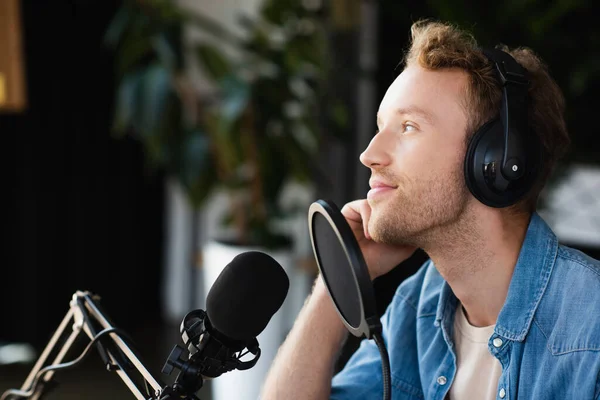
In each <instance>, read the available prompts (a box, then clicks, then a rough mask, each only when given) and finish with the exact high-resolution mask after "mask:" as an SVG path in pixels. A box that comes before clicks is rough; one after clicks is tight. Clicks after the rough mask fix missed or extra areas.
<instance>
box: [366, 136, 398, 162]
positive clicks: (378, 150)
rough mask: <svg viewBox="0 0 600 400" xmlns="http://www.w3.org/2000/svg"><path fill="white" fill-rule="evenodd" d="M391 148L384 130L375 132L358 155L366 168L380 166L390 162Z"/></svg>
mask: <svg viewBox="0 0 600 400" xmlns="http://www.w3.org/2000/svg"><path fill="white" fill-rule="evenodd" d="M392 148H393V146H392V143H390V141H389V138H388V135H387V134H386V132H385V131H381V132H379V133H377V134H376V135H375V136H374V137H373V139H371V142H370V143H369V145H368V146H367V148H366V149H365V151H363V152H362V154H361V155H360V162H361V163H363V164H364V166H365V167H368V168H378V167H379V168H381V167H386V166H388V165H390V164H391V162H392V157H391V154H390V151H391V149H392Z"/></svg>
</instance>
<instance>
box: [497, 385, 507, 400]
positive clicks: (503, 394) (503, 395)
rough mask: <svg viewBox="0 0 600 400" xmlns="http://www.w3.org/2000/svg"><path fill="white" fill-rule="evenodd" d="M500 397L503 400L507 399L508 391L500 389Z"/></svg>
mask: <svg viewBox="0 0 600 400" xmlns="http://www.w3.org/2000/svg"><path fill="white" fill-rule="evenodd" d="M498 394H499V395H500V398H501V399H503V398H504V397H506V390H504V388H502V389H500V393H498Z"/></svg>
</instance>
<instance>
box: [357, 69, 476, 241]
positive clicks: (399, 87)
mask: <svg viewBox="0 0 600 400" xmlns="http://www.w3.org/2000/svg"><path fill="white" fill-rule="evenodd" d="M467 82H468V81H467V74H466V73H465V72H463V71H459V70H443V71H430V70H426V69H424V68H422V67H420V66H417V65H411V66H409V67H407V68H406V69H405V70H404V71H403V72H402V73H401V74H400V76H398V78H396V80H395V81H394V82H393V83H392V85H391V86H390V87H389V88H388V90H387V92H386V94H385V96H384V98H383V100H382V102H381V104H380V107H379V112H378V118H377V120H378V121H377V125H378V129H379V133H378V134H377V135H375V137H374V138H373V139H372V140H371V143H370V144H369V146H368V147H367V149H366V150H365V151H364V152H363V153H362V155H361V157H360V160H361V162H362V163H363V164H364V165H366V166H367V167H369V168H370V169H371V180H370V184H371V187H372V188H373V187H375V186H377V184H378V182H379V184H383V185H387V186H391V188H389V187H388V188H382V189H376V190H371V191H370V192H369V195H368V197H367V198H368V202H369V205H370V206H371V209H372V212H371V219H370V222H369V232H370V234H371V236H372V237H373V238H374V239H375V240H376V241H381V242H385V243H392V244H405V243H409V244H416V245H420V244H422V241H423V240H424V239H425V240H426V239H427V238H429V234H431V233H432V232H434V230H435V229H436V228H438V227H442V228H443V227H445V226H449V225H451V224H452V223H454V222H455V221H457V220H458V219H459V218H460V217H461V216H463V214H464V211H465V208H466V205H467V202H468V201H469V199H470V198H471V196H470V194H469V192H468V189H467V188H466V185H465V182H464V175H463V160H464V154H465V149H466V146H465V135H466V124H467V117H466V110H465V108H464V100H465V88H466V87H467V86H466V85H467ZM377 181H378V182H377Z"/></svg>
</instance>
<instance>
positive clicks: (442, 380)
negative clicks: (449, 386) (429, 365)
mask: <svg viewBox="0 0 600 400" xmlns="http://www.w3.org/2000/svg"><path fill="white" fill-rule="evenodd" d="M447 381H448V380H447V379H446V377H445V376H443V375H442V376H438V378H437V383H439V384H440V385H442V386H444V385H445V384H446V382H447Z"/></svg>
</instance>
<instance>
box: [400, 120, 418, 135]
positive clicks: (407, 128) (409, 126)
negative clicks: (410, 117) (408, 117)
mask: <svg viewBox="0 0 600 400" xmlns="http://www.w3.org/2000/svg"><path fill="white" fill-rule="evenodd" d="M414 130H417V127H416V126H414V125H413V124H411V123H410V122H405V123H403V124H402V133H404V132H411V131H414Z"/></svg>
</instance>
